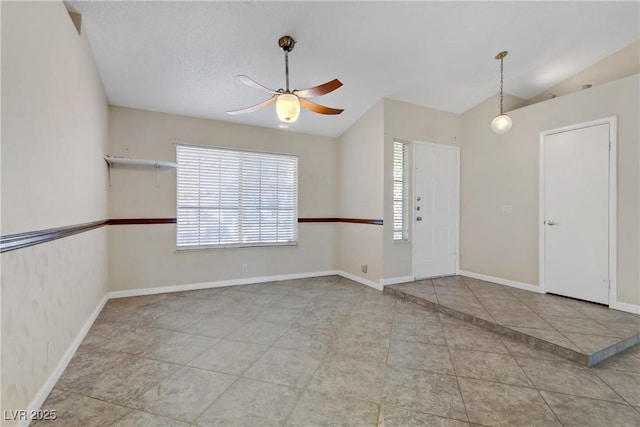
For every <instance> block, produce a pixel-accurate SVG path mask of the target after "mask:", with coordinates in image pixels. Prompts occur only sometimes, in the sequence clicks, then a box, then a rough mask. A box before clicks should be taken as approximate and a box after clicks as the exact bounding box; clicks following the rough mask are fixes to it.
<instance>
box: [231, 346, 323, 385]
mask: <svg viewBox="0 0 640 427" xmlns="http://www.w3.org/2000/svg"><path fill="white" fill-rule="evenodd" d="M320 357H321V356H319V355H317V354H313V353H305V352H302V351H296V350H289V349H286V348H277V347H272V348H270V349H269V350H268V351H267V352H266V353H264V354H263V355H262V356H261V357H260V359H258V361H256V363H254V364H253V366H252V367H251V368H249V369H248V370H247V371H246V372H245V373H244V374H243V376H244V377H246V378H252V379H256V380H261V381H267V382H272V383H276V384H284V385H289V386H294V387H305V386H306V385H307V383H308V382H309V380H311V377H312V376H313V373H314V372H315V370H316V368H317V367H318V364H319V363H320Z"/></svg>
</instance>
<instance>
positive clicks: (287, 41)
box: [278, 36, 296, 52]
mask: <svg viewBox="0 0 640 427" xmlns="http://www.w3.org/2000/svg"><path fill="white" fill-rule="evenodd" d="M295 45H296V41H295V40H294V39H293V37H291V36H282V37H280V39H279V40H278V46H280V48H281V49H282V50H284V51H285V52H291V51H292V50H293V47H294V46H295Z"/></svg>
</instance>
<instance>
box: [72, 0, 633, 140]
mask: <svg viewBox="0 0 640 427" xmlns="http://www.w3.org/2000/svg"><path fill="white" fill-rule="evenodd" d="M66 4H67V7H68V8H69V9H70V10H72V11H77V12H79V13H81V14H82V19H83V23H82V28H83V30H84V31H85V32H86V35H87V37H88V39H89V42H90V44H91V47H92V50H93V54H94V56H95V59H96V63H97V65H98V69H99V72H100V75H101V78H102V81H103V83H104V87H105V90H106V93H107V96H108V98H109V102H110V103H111V104H113V105H120V106H127V107H134V108H142V109H147V110H154V111H162V112H168V113H175V114H182V115H187V116H195V117H205V118H210V119H215V120H224V121H229V122H234V123H242V124H249V125H256V126H264V127H270V128H277V127H278V119H277V117H276V114H275V107H274V106H270V107H267V108H266V109H264V110H261V111H259V112H256V113H252V114H246V115H241V116H229V115H227V114H226V113H225V111H227V110H234V109H239V108H244V107H247V106H249V105H253V104H257V103H259V102H261V101H263V100H265V99H266V98H268V95H266V94H264V93H262V92H260V91H257V90H255V89H252V88H249V87H247V86H245V85H243V84H242V83H241V82H240V81H238V80H237V79H236V78H235V75H237V74H247V75H248V76H250V77H251V78H253V79H254V80H256V81H257V82H259V83H261V84H263V85H265V86H267V87H269V88H272V89H278V88H281V87H283V86H284V55H283V53H282V51H281V50H280V48H279V47H278V45H277V40H278V38H279V37H280V36H282V35H285V34H288V35H291V36H293V37H294V38H295V39H296V41H297V44H296V47H295V49H294V50H293V52H291V54H290V55H289V66H290V73H291V86H292V88H298V89H302V88H307V87H311V86H315V85H318V84H321V83H324V82H326V81H328V80H331V79H333V78H339V79H340V80H341V81H342V82H343V83H344V86H343V87H341V88H340V89H338V90H336V91H335V92H333V93H331V94H328V95H325V96H323V97H321V98H315V99H313V101H315V102H318V103H321V104H324V105H327V106H330V107H338V108H344V109H345V111H344V113H342V114H341V115H340V116H321V115H317V114H313V113H311V112H308V111H305V110H303V111H302V113H301V115H300V118H299V119H298V121H297V122H296V123H294V124H292V125H290V130H293V131H296V132H305V133H311V134H318V135H328V136H338V135H340V134H342V133H343V132H344V131H345V130H346V129H348V128H349V127H350V126H351V125H352V124H353V123H354V122H355V121H356V120H357V119H358V118H359V117H361V116H362V114H363V113H365V112H366V111H367V110H368V109H369V108H371V107H372V106H373V105H374V104H375V103H376V102H378V101H379V100H380V99H381V98H383V97H388V98H393V99H397V100H401V101H406V102H410V103H413V104H418V105H422V106H426V107H431V108H435V109H438V110H443V111H449V112H453V113H461V112H464V111H466V110H467V109H469V108H471V107H473V106H474V105H477V104H478V103H479V102H481V101H483V100H485V99H487V98H488V97H490V96H492V95H494V94H495V93H496V92H497V91H498V84H499V62H498V61H496V60H495V59H494V56H495V55H496V53H498V52H499V51H501V50H508V51H509V55H508V56H507V58H506V59H505V82H504V87H505V93H509V94H511V95H515V96H518V97H522V98H531V97H533V96H534V95H537V94H538V93H540V92H542V91H544V90H545V89H547V88H549V87H552V86H554V85H555V84H557V83H559V82H560V81H562V80H564V79H566V78H568V77H570V76H572V75H574V74H575V73H577V72H578V71H580V70H582V69H584V68H586V67H588V66H589V65H591V64H593V63H595V62H597V61H598V60H600V59H602V58H604V57H606V56H608V55H610V54H611V53H613V52H615V51H617V50H619V49H621V48H623V47H625V46H627V45H628V44H630V43H632V42H633V41H634V40H637V39H638V38H639V26H640V25H639V19H640V18H639V3H638V2H636V1H633V2H609V1H604V2H578V1H573V2H555V1H554V2H519V1H515V2H502V1H500V2H398V1H395V2H131V1H124V2H97V1H92V2H78V1H70V2H66Z"/></svg>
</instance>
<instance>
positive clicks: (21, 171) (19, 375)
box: [1, 2, 107, 425]
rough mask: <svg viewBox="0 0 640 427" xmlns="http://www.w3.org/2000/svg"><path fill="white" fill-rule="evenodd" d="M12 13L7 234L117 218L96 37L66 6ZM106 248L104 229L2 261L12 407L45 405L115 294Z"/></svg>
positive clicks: (5, 156) (5, 374) (6, 103)
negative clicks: (61, 370)
mask: <svg viewBox="0 0 640 427" xmlns="http://www.w3.org/2000/svg"><path fill="white" fill-rule="evenodd" d="M1 8H2V230H1V234H3V235H5V234H11V233H18V232H25V231H34V230H39V229H44V228H50V227H59V226H63V225H71V224H78V223H84V222H90V221H96V220H103V219H106V217H107V207H106V206H107V179H106V177H107V173H106V167H105V163H104V160H103V159H102V157H103V156H104V154H105V152H106V141H107V102H106V98H105V96H104V92H103V90H102V85H101V83H100V78H99V76H98V73H97V70H96V67H95V64H94V61H93V57H92V55H91V51H90V49H89V45H88V43H87V40H86V38H85V37H84V36H83V37H80V36H79V35H78V33H77V32H76V29H75V27H74V26H73V24H72V22H71V19H70V18H69V15H68V14H67V11H66V10H65V8H64V5H63V4H62V3H51V2H39V3H35V2H15V3H13V2H2V4H1ZM106 245H107V233H106V229H105V228H101V229H98V230H94V231H91V232H87V233H83V234H80V235H75V236H72V237H68V238H65V239H61V240H56V241H53V242H49V243H46V244H42V245H37V246H32V247H28V248H24V249H18V250H15V251H11V252H5V253H3V254H2V255H1V261H2V276H1V281H2V287H1V288H2V344H3V349H2V369H1V372H2V409H3V410H9V409H14V410H15V409H25V408H26V407H27V405H29V403H30V402H32V401H33V400H34V398H35V397H36V396H37V393H38V391H39V390H40V389H41V388H42V387H43V386H44V385H45V383H46V381H47V379H48V378H49V377H50V376H51V375H52V373H53V371H54V369H55V368H56V366H57V365H58V363H59V362H60V361H61V360H62V358H63V355H64V353H65V352H66V351H67V349H68V348H69V347H70V346H71V344H72V342H73V340H74V339H75V338H76V337H77V335H78V334H79V332H80V330H81V328H82V326H83V325H84V324H85V322H86V321H87V320H88V319H89V318H90V316H91V313H92V312H93V311H94V310H95V309H96V307H97V306H98V304H99V303H100V301H101V300H102V298H103V297H104V296H105V294H106V291H107V286H106V285H107V272H106V267H107V266H106V259H107V258H106V256H107V255H106ZM47 346H49V355H48V356H47ZM41 397H42V396H41ZM3 425H6V424H3Z"/></svg>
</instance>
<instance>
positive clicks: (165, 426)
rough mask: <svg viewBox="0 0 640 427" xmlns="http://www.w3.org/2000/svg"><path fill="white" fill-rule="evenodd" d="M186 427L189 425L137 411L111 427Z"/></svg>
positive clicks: (131, 412) (130, 412) (128, 414)
mask: <svg viewBox="0 0 640 427" xmlns="http://www.w3.org/2000/svg"><path fill="white" fill-rule="evenodd" d="M150 426H153V427H188V426H189V424H186V423H183V422H180V421H177V420H172V419H171V418H165V417H161V416H159V415H153V414H149V413H147V412H142V411H138V410H131V411H129V412H127V414H126V415H125V416H124V417H122V418H120V419H119V420H118V421H117V422H116V423H115V424H113V427H150Z"/></svg>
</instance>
